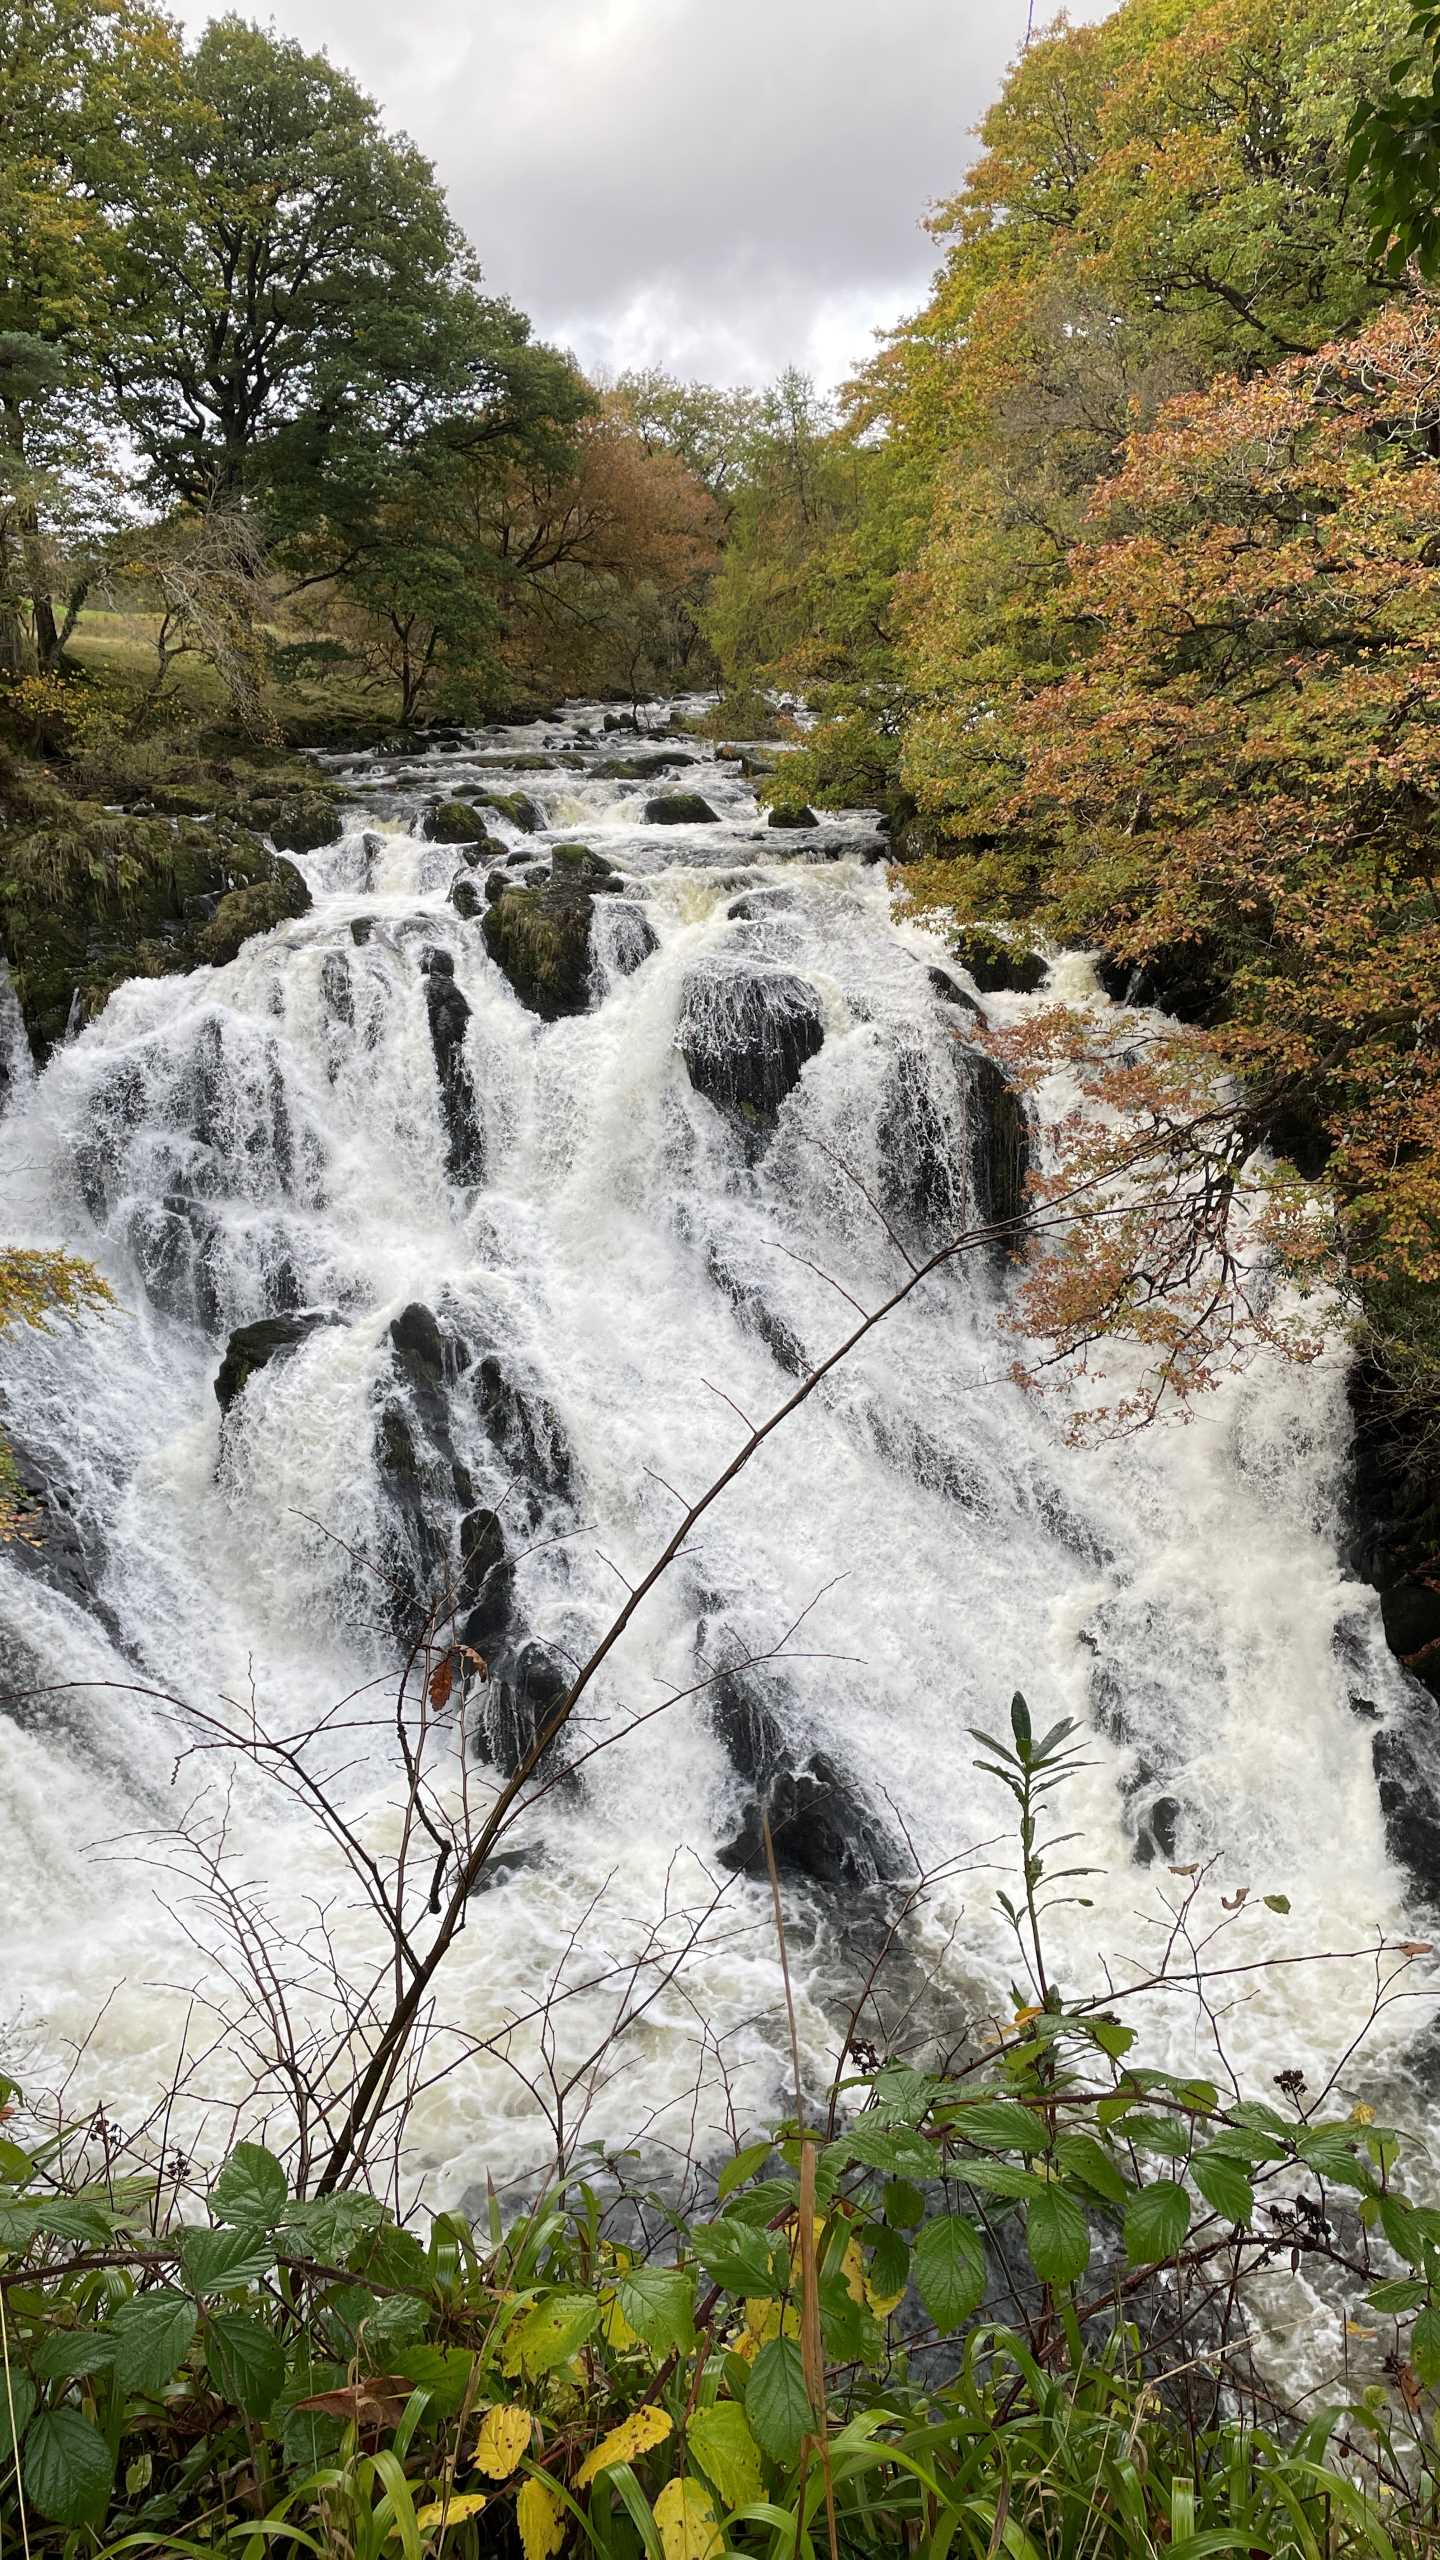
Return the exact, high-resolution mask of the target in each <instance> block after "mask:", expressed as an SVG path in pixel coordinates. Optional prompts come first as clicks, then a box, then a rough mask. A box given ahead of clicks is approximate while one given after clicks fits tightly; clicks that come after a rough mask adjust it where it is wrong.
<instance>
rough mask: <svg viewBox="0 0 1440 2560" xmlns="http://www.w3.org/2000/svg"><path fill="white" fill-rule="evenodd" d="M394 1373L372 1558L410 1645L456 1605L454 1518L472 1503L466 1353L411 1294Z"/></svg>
mask: <svg viewBox="0 0 1440 2560" xmlns="http://www.w3.org/2000/svg"><path fill="white" fill-rule="evenodd" d="M390 1352H391V1380H390V1386H389V1389H388V1391H387V1392H386V1393H385V1395H384V1400H383V1402H382V1404H381V1407H380V1411H379V1414H378V1417H377V1420H376V1426H375V1469H376V1476H377V1480H378V1483H379V1489H380V1494H381V1499H382V1501H383V1503H384V1506H385V1510H386V1514H387V1534H386V1536H385V1538H384V1541H383V1544H382V1549H381V1553H380V1555H379V1556H378V1557H377V1559H376V1561H377V1564H378V1566H379V1569H380V1573H381V1576H382V1579H383V1582H384V1586H385V1591H386V1615H387V1617H388V1620H389V1623H390V1627H391V1630H392V1632H393V1634H394V1635H395V1637H396V1639H397V1641H398V1642H399V1643H400V1644H402V1645H405V1646H409V1645H412V1644H414V1643H415V1642H416V1640H417V1639H418V1637H419V1636H420V1635H421V1634H422V1633H423V1632H424V1630H425V1629H426V1628H427V1627H430V1626H434V1625H437V1624H439V1622H440V1621H441V1619H442V1618H443V1617H445V1616H446V1615H448V1614H449V1611H450V1610H451V1608H453V1606H454V1603H455V1600H456V1597H457V1594H458V1591H459V1576H458V1575H457V1574H455V1573H453V1572H452V1569H451V1563H450V1524H451V1522H452V1520H453V1519H454V1518H455V1515H456V1513H457V1512H460V1513H468V1512H470V1511H473V1509H474V1507H475V1490H474V1486H473V1485H472V1483H471V1480H470V1475H469V1471H468V1469H467V1468H466V1467H465V1466H464V1464H463V1463H462V1461H461V1459H460V1458H459V1456H458V1455H457V1453H456V1449H455V1443H454V1439H453V1436H452V1432H451V1426H450V1395H451V1390H452V1388H453V1387H454V1385H455V1383H456V1381H457V1380H458V1379H459V1378H460V1377H461V1376H462V1375H463V1373H464V1366H465V1363H466V1361H467V1359H468V1353H467V1352H466V1349H465V1346H464V1344H463V1343H461V1342H459V1341H458V1340H457V1339H456V1338H455V1337H454V1336H453V1335H451V1334H450V1333H449V1332H448V1330H447V1329H446V1328H445V1327H443V1326H442V1325H441V1324H440V1322H439V1320H438V1318H437V1316H436V1314H435V1312H434V1309H433V1308H431V1307H427V1306H426V1305H424V1304H423V1302H421V1301H418V1300H417V1301H415V1302H413V1303H412V1304H411V1305H410V1306H408V1307H406V1308H404V1309H403V1311H402V1312H401V1314H399V1315H398V1316H397V1317H396V1318H395V1319H394V1322H393V1323H392V1324H391V1326H390Z"/></svg>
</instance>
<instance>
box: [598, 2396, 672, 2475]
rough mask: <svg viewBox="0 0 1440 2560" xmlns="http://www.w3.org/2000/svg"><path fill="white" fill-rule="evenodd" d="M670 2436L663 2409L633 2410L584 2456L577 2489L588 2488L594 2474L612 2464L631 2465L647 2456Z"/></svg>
mask: <svg viewBox="0 0 1440 2560" xmlns="http://www.w3.org/2000/svg"><path fill="white" fill-rule="evenodd" d="M669 2433H670V2421H669V2419H668V2418H667V2417H666V2415H665V2412H664V2410H663V2409H632V2410H631V2412H630V2415H629V2417H628V2418H622V2419H621V2421H620V2424H619V2426H618V2427H612V2428H611V2430H610V2433H609V2434H608V2436H602V2437H601V2439H600V2442H599V2443H598V2444H597V2445H596V2447H595V2449H594V2452H593V2453H587V2454H586V2456H585V2459H584V2461H583V2462H582V2463H581V2465H580V2469H579V2472H578V2474H577V2476H576V2481H575V2486H576V2488H577V2489H583V2488H585V2487H587V2485H588V2484H589V2482H590V2481H592V2480H593V2479H594V2478H595V2476H596V2473H597V2472H600V2471H608V2470H609V2468H610V2465H611V2463H612V2462H633V2461H634V2460H635V2458H636V2455H637V2454H641V2453H648V2452H649V2451H650V2449H651V2447H652V2445H657V2444H663V2443H664V2441H665V2439H666V2437H667V2436H668V2435H669Z"/></svg>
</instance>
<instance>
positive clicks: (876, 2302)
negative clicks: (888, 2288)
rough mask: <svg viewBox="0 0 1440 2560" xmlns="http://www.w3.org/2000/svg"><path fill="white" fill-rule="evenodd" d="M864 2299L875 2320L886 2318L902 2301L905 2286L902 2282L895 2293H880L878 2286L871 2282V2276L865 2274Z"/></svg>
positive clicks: (896, 2309) (897, 2308)
mask: <svg viewBox="0 0 1440 2560" xmlns="http://www.w3.org/2000/svg"><path fill="white" fill-rule="evenodd" d="M865 2299H866V2301H867V2302H868V2303H869V2305H870V2308H871V2310H872V2311H873V2312H874V2314H875V2317H876V2319H877V2320H888V2319H889V2317H890V2314H891V2312H892V2311H898V2310H899V2308H900V2305H901V2303H902V2302H903V2301H904V2299H905V2287H904V2286H903V2284H902V2285H901V2286H900V2288H899V2291H898V2292H896V2293H882V2292H881V2291H880V2288H879V2286H878V2285H876V2284H875V2283H873V2282H872V2280H871V2278H870V2277H869V2276H867V2277H866V2279H865Z"/></svg>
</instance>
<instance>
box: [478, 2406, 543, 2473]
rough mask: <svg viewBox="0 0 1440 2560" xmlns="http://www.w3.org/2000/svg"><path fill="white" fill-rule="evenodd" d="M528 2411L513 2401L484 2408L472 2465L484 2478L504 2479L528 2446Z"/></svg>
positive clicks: (529, 2422)
mask: <svg viewBox="0 0 1440 2560" xmlns="http://www.w3.org/2000/svg"><path fill="white" fill-rule="evenodd" d="M530 2425H531V2420H530V2412H529V2410H528V2409H517V2408H516V2407H515V2406H514V2405H513V2403H502V2404H501V2405H500V2406H499V2407H497V2408H494V2409H487V2410H486V2412H485V2415H484V2418H483V2419H482V2421H481V2425H480V2435H479V2439H478V2441H477V2443H476V2446H475V2467H476V2469H477V2471H483V2472H484V2474H485V2477H486V2479H487V2480H508V2479H509V2477H510V2474H511V2472H512V2471H513V2470H514V2468H515V2465H516V2464H517V2462H518V2461H519V2459H520V2457H521V2455H522V2453H528V2452H529V2450H530Z"/></svg>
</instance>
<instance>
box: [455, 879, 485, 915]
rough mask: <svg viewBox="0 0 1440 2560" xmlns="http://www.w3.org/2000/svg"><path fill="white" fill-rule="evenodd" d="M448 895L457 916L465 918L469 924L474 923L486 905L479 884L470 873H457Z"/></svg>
mask: <svg viewBox="0 0 1440 2560" xmlns="http://www.w3.org/2000/svg"><path fill="white" fill-rule="evenodd" d="M447 895H448V898H449V902H450V904H451V906H452V907H453V908H454V910H455V913H456V914H457V916H461V917H463V919H464V921H465V922H466V923H467V924H469V923H472V922H473V921H474V919H475V917H476V916H478V915H479V914H480V912H481V910H482V908H483V907H484V904H485V899H484V895H483V893H482V891H481V889H480V887H479V884H478V882H476V881H474V880H472V878H471V877H470V874H469V872H468V871H457V872H456V874H455V877H454V879H453V880H452V881H451V883H450V887H449V890H448V892H447Z"/></svg>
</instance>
